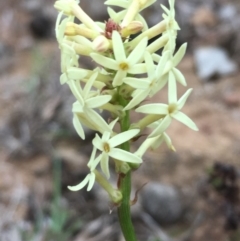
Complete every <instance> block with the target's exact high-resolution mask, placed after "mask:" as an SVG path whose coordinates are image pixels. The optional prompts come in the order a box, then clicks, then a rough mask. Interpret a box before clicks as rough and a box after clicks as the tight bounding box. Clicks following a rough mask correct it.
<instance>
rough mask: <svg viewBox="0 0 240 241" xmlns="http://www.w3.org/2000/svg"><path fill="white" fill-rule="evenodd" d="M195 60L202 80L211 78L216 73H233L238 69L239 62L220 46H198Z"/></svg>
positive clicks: (222, 74)
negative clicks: (233, 59) (232, 58)
mask: <svg viewBox="0 0 240 241" xmlns="http://www.w3.org/2000/svg"><path fill="white" fill-rule="evenodd" d="M194 60H195V64H196V67H197V72H198V76H199V77H200V78H201V79H202V80H209V79H211V78H212V77H214V76H216V75H217V76H227V75H231V74H234V73H235V72H236V71H237V64H236V63H235V62H234V61H232V60H231V59H230V58H229V57H228V55H227V52H226V51H225V50H224V49H222V48H219V47H211V46H209V47H198V48H196V49H195V51H194Z"/></svg>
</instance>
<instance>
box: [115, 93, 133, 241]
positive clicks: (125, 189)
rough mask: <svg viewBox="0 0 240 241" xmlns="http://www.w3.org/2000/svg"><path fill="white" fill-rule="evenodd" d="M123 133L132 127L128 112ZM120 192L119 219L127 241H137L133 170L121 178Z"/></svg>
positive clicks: (126, 144) (128, 146) (121, 122)
mask: <svg viewBox="0 0 240 241" xmlns="http://www.w3.org/2000/svg"><path fill="white" fill-rule="evenodd" d="M119 101H120V103H121V105H122V106H125V105H126V103H125V101H126V100H124V98H122V97H121V96H119ZM120 125H121V132H123V131H126V130H128V129H129V127H130V119H129V111H126V115H125V116H124V117H123V118H122V119H121V121H120ZM121 148H122V149H123V150H125V151H129V150H130V143H129V141H128V142H125V143H123V144H122V145H121ZM119 190H120V191H121V192H122V197H123V198H122V202H121V205H120V206H119V207H118V219H119V223H120V226H121V229H122V232H123V235H124V238H125V240H126V241H137V239H136V235H135V231H134V227H133V224H132V220H131V210H130V195H131V170H130V171H129V172H128V173H127V174H124V175H121V174H120V176H119Z"/></svg>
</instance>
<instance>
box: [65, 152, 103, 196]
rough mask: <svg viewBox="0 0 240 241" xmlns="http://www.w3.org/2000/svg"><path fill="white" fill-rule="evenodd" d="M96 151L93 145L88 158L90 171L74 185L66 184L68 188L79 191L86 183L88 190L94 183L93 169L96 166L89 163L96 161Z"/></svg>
mask: <svg viewBox="0 0 240 241" xmlns="http://www.w3.org/2000/svg"><path fill="white" fill-rule="evenodd" d="M96 151H97V149H96V148H95V147H94V148H93V151H92V154H91V157H90V160H89V162H88V167H89V168H90V173H89V174H88V175H87V176H86V177H85V178H84V179H83V181H82V182H80V183H79V184H78V185H76V186H68V189H70V190H71V191H79V190H80V189H82V188H83V187H85V186H86V185H87V184H88V187H87V191H90V190H91V189H92V187H93V185H94V182H95V178H96V177H95V173H94V170H95V168H96V166H93V165H91V164H92V163H94V162H95V163H97V162H98V159H99V156H98V157H97V158H95V156H96Z"/></svg>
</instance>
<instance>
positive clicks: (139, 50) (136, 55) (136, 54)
mask: <svg viewBox="0 0 240 241" xmlns="http://www.w3.org/2000/svg"><path fill="white" fill-rule="evenodd" d="M147 42H148V39H147V37H145V38H143V39H142V40H141V41H140V42H139V43H138V45H137V46H136V47H135V48H134V49H133V51H132V52H131V53H130V54H129V56H128V57H127V60H128V61H129V63H130V65H134V64H136V63H137V62H138V61H139V60H140V59H141V58H142V57H143V54H144V52H145V51H146V47H147Z"/></svg>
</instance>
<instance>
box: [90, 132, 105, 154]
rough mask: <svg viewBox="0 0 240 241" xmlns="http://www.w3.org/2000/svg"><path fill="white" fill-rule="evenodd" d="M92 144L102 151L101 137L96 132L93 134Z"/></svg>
mask: <svg viewBox="0 0 240 241" xmlns="http://www.w3.org/2000/svg"><path fill="white" fill-rule="evenodd" d="M92 144H93V145H94V146H95V147H96V148H97V149H98V150H100V151H103V143H102V140H101V138H100V137H99V135H98V134H96V135H95V137H94V139H93V140H92Z"/></svg>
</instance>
